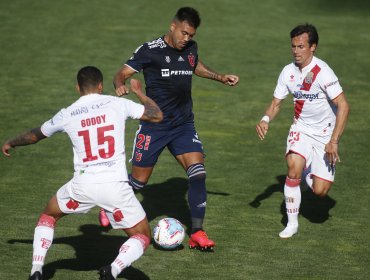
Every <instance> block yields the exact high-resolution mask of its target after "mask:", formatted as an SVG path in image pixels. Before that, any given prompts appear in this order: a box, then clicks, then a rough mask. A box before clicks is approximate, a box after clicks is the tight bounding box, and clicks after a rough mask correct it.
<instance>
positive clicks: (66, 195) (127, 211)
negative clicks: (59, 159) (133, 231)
mask: <svg viewBox="0 0 370 280" xmlns="http://www.w3.org/2000/svg"><path fill="white" fill-rule="evenodd" d="M56 196H57V200H58V205H59V208H60V210H61V211H62V212H63V213H65V214H72V213H74V214H77V213H79V214H80V213H87V212H89V211H90V209H92V208H93V207H95V206H99V207H101V208H104V209H105V210H106V213H107V216H108V218H109V221H110V223H111V225H112V227H113V228H115V229H128V228H132V227H134V226H135V225H136V224H138V223H139V222H140V221H142V220H143V219H144V218H145V216H146V214H145V211H144V209H143V207H142V206H141V204H140V202H139V201H138V200H137V198H136V196H135V194H134V192H133V191H132V188H131V186H130V185H129V184H128V183H127V182H108V183H101V184H91V183H89V184H77V183H75V182H73V179H72V180H71V181H69V182H68V183H66V184H65V185H64V186H62V187H61V188H60V189H59V190H58V192H57V195H56Z"/></svg>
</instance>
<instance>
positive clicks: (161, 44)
mask: <svg viewBox="0 0 370 280" xmlns="http://www.w3.org/2000/svg"><path fill="white" fill-rule="evenodd" d="M165 47H166V43H165V42H164V41H163V39H162V38H158V39H157V40H154V41H151V42H148V48H149V49H154V48H161V49H163V48H165Z"/></svg>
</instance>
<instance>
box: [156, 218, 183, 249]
mask: <svg viewBox="0 0 370 280" xmlns="http://www.w3.org/2000/svg"><path fill="white" fill-rule="evenodd" d="M184 237H185V230H184V227H183V226H182V224H181V223H180V222H179V221H178V220H176V219H174V218H164V219H162V220H160V221H159V222H158V224H157V225H156V226H155V228H154V229H153V238H154V242H155V243H157V244H158V245H159V246H160V247H162V248H164V249H174V248H176V247H177V246H179V245H181V243H182V241H183V240H184Z"/></svg>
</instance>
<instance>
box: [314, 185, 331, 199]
mask: <svg viewBox="0 0 370 280" xmlns="http://www.w3.org/2000/svg"><path fill="white" fill-rule="evenodd" d="M313 192H314V194H315V195H317V196H318V197H321V198H323V197H325V196H326V195H327V194H328V192H329V189H327V188H315V186H314V187H313Z"/></svg>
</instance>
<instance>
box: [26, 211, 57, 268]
mask: <svg viewBox="0 0 370 280" xmlns="http://www.w3.org/2000/svg"><path fill="white" fill-rule="evenodd" d="M54 226H55V219H54V218H53V217H50V216H47V215H44V214H42V215H41V216H40V219H39V221H38V224H37V226H36V228H35V233H34V237H33V255H32V269H31V275H32V274H34V273H35V272H36V271H40V272H41V273H42V266H43V265H44V262H45V257H46V254H47V252H48V250H49V248H50V246H51V244H52V243H53V237H54Z"/></svg>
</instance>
